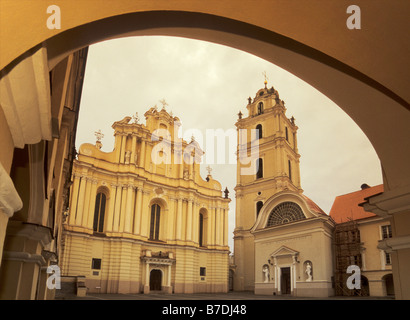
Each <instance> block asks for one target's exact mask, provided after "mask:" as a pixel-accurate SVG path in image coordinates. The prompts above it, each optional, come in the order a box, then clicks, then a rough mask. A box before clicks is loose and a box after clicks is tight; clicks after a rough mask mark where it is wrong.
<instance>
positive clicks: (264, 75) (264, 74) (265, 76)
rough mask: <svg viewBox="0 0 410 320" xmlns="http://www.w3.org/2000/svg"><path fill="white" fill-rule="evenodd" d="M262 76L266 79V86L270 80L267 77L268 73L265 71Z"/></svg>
mask: <svg viewBox="0 0 410 320" xmlns="http://www.w3.org/2000/svg"><path fill="white" fill-rule="evenodd" d="M262 75H263V77H264V78H265V86H266V85H267V84H268V80H269V78H268V76H267V75H266V71H263V72H262Z"/></svg>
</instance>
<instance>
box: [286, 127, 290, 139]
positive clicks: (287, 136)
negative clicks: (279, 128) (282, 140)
mask: <svg viewBox="0 0 410 320" xmlns="http://www.w3.org/2000/svg"><path fill="white" fill-rule="evenodd" d="M285 136H286V141H288V142H289V133H288V127H285Z"/></svg>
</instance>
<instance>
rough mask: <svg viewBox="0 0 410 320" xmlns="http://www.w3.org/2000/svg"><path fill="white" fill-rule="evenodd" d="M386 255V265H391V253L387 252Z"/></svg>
mask: <svg viewBox="0 0 410 320" xmlns="http://www.w3.org/2000/svg"><path fill="white" fill-rule="evenodd" d="M384 255H385V258H386V264H391V257H390V253H387V252H385V253H384Z"/></svg>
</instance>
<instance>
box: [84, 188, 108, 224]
mask: <svg viewBox="0 0 410 320" xmlns="http://www.w3.org/2000/svg"><path fill="white" fill-rule="evenodd" d="M97 183H98V182H97V180H92V181H91V192H90V201H89V202H90V205H89V207H88V214H87V216H88V218H87V221H86V223H85V224H84V225H85V226H87V228H88V229H92V228H93V223H94V210H95V199H96V196H97ZM108 201H109V200H108V197H107V203H106V207H105V212H106V213H105V216H106V217H107V216H108V206H107V204H108ZM105 219H107V218H105ZM105 221H107V220H105ZM104 227H105V228H106V227H107V224H106V223H104Z"/></svg>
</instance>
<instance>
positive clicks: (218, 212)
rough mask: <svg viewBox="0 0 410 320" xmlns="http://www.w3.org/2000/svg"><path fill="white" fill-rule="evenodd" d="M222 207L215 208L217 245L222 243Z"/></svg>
mask: <svg viewBox="0 0 410 320" xmlns="http://www.w3.org/2000/svg"><path fill="white" fill-rule="evenodd" d="M220 216H221V209H220V208H219V207H217V208H215V228H214V230H215V245H220V236H221V232H220V231H221V224H220V221H221V220H220Z"/></svg>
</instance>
